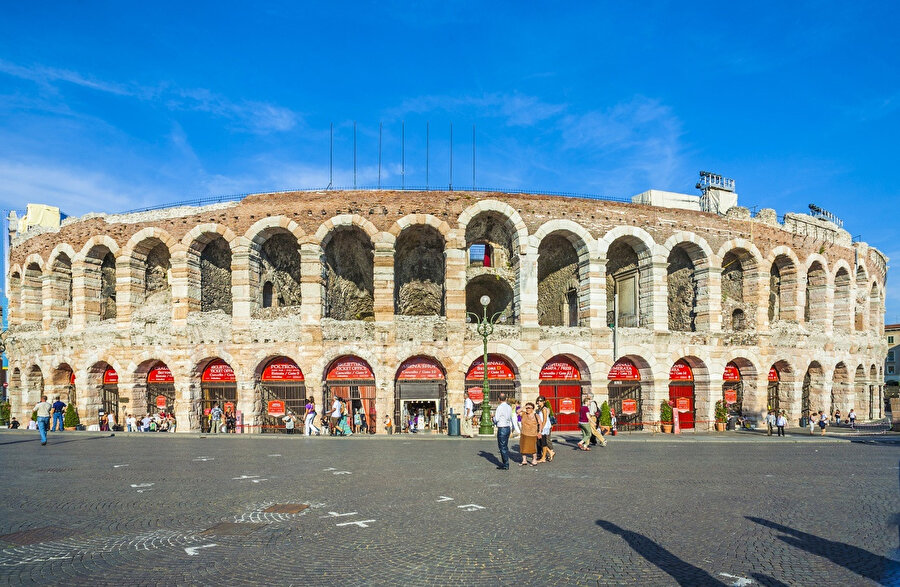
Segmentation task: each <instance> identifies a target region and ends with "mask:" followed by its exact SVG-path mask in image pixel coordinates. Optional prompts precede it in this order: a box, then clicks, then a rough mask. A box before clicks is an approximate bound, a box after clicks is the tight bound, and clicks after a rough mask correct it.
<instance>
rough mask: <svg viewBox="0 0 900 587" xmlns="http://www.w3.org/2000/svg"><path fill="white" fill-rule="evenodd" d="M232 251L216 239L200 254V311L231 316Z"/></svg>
mask: <svg viewBox="0 0 900 587" xmlns="http://www.w3.org/2000/svg"><path fill="white" fill-rule="evenodd" d="M231 307H232V306H231V250H230V249H229V248H228V243H226V242H225V240H224V239H222V238H214V239H212V240H211V241H210V242H208V243H207V244H206V246H205V247H204V248H203V252H202V253H201V254H200V311H202V312H214V311H216V310H221V311H223V312H225V313H226V314H231Z"/></svg>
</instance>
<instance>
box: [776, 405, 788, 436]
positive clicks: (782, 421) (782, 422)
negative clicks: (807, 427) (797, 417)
mask: <svg viewBox="0 0 900 587" xmlns="http://www.w3.org/2000/svg"><path fill="white" fill-rule="evenodd" d="M786 425H787V418H786V417H785V415H784V410H781V413H780V414H778V417H777V418H775V426H776V427H777V428H778V436H784V427H785V426H786Z"/></svg>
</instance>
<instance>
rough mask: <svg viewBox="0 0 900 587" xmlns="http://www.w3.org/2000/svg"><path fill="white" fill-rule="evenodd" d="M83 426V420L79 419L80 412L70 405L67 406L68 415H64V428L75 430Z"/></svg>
mask: <svg viewBox="0 0 900 587" xmlns="http://www.w3.org/2000/svg"><path fill="white" fill-rule="evenodd" d="M79 424H81V418H79V417H78V411H77V410H76V409H75V406H74V405H72V404H69V405H67V406H66V413H65V414H63V426H64V427H65V428H74V427H76V426H78V425H79Z"/></svg>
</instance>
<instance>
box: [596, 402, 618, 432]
mask: <svg viewBox="0 0 900 587" xmlns="http://www.w3.org/2000/svg"><path fill="white" fill-rule="evenodd" d="M600 428H601V430H602V429H603V428H606V429H607V430H609V431H610V434H612V435H613V436H615V435H616V431H615V430H613V427H612V415H611V413H610V411H609V402H603V403H602V404H601V405H600Z"/></svg>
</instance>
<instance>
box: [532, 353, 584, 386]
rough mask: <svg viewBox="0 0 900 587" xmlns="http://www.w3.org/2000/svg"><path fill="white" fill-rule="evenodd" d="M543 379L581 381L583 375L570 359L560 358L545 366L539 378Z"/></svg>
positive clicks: (550, 361)
mask: <svg viewBox="0 0 900 587" xmlns="http://www.w3.org/2000/svg"><path fill="white" fill-rule="evenodd" d="M539 377H540V378H541V379H566V380H574V381H579V380H580V379H581V373H580V372H579V371H578V366H577V365H575V363H573V362H572V361H570V360H569V359H566V358H564V357H560V358H558V359H556V360H554V359H551V360H549V361H547V362H546V363H545V364H544V368H543V369H541V374H540V376H539Z"/></svg>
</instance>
